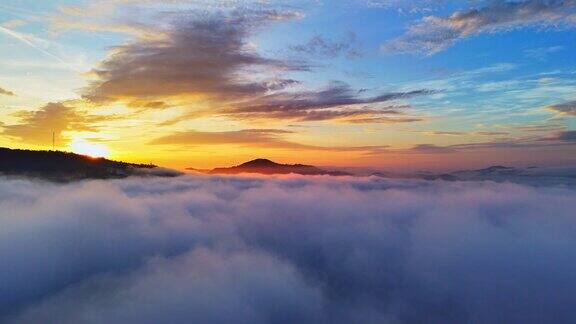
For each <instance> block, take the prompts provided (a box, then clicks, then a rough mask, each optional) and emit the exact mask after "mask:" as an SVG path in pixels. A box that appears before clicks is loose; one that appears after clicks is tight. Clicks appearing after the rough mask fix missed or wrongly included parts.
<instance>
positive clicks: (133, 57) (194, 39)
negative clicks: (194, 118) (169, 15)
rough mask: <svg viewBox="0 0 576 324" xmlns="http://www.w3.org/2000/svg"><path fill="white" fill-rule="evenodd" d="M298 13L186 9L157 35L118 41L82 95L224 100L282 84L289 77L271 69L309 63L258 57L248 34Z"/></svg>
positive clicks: (103, 98)
mask: <svg viewBox="0 0 576 324" xmlns="http://www.w3.org/2000/svg"><path fill="white" fill-rule="evenodd" d="M297 16H298V13H296V12H292V11H286V12H278V11H248V10H244V11H236V12H233V13H230V14H224V13H222V14H216V13H214V14H208V15H204V16H202V15H201V14H199V13H196V14H193V13H190V15H189V16H188V17H181V18H180V19H175V20H174V21H173V22H172V23H171V25H170V26H169V27H168V28H167V30H162V29H160V30H158V33H159V34H160V36H161V37H158V38H157V39H137V40H135V41H133V42H131V43H128V44H125V45H122V46H118V47H117V48H116V49H115V50H114V51H113V52H112V53H111V54H110V56H109V57H108V58H107V59H106V60H105V61H103V62H102V63H101V64H100V65H99V66H98V67H97V68H96V69H94V71H93V72H92V74H93V75H94V76H96V80H95V81H94V82H92V84H91V85H90V86H89V87H88V88H87V89H86V90H85V96H86V97H87V98H90V99H92V100H94V101H107V100H126V101H128V102H129V101H131V100H135V99H137V100H138V101H143V100H146V99H147V98H148V99H149V100H151V101H161V100H162V98H178V97H185V98H186V97H187V98H188V100H189V101H192V102H194V101H196V102H199V101H202V100H218V101H221V102H226V101H228V100H232V99H234V100H238V99H240V98H243V97H245V96H254V95H258V94H262V93H266V92H267V91H269V90H273V89H278V88H283V87H285V86H288V85H290V84H291V83H293V81H292V80H287V79H279V78H276V77H274V76H273V74H274V73H281V72H284V71H294V70H306V69H308V67H307V66H305V65H303V64H300V63H298V62H287V61H280V60H276V59H271V58H266V57H263V56H260V55H259V54H258V53H256V51H254V50H253V49H251V48H250V46H249V44H248V41H247V38H248V37H249V36H250V35H251V34H252V33H253V32H255V30H256V29H258V28H262V27H263V26H266V25H269V24H270V23H272V22H276V21H280V20H286V19H292V18H295V17H297ZM248 74H250V75H253V76H254V75H256V76H257V77H254V78H249V77H247V75H248ZM191 99H193V100H191Z"/></svg>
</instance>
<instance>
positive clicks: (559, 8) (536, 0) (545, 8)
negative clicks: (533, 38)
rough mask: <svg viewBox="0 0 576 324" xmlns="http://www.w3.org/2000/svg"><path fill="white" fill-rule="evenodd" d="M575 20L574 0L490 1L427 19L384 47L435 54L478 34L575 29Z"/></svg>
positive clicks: (391, 50)
mask: <svg viewBox="0 0 576 324" xmlns="http://www.w3.org/2000/svg"><path fill="white" fill-rule="evenodd" d="M575 18H576V1H574V0H553V1H546V0H524V1H489V2H488V4H487V5H486V6H485V7H481V8H478V9H469V10H466V11H457V12H455V13H453V14H452V15H450V16H448V17H439V16H427V17H425V18H423V19H422V20H421V21H420V22H418V23H416V24H414V25H412V26H410V27H409V28H408V31H407V32H406V33H405V34H404V35H403V36H401V37H399V38H397V39H395V40H392V41H390V42H388V43H386V44H384V45H383V47H382V48H383V50H384V51H386V52H393V53H422V54H434V53H437V52H440V51H442V50H444V49H446V48H448V47H450V46H452V45H453V44H455V43H456V42H458V41H460V40H462V39H465V38H467V37H470V36H474V35H477V34H481V33H494V32H504V31H509V30H512V29H515V28H523V27H532V26H540V27H549V28H558V27H563V26H570V27H573V26H574V24H575Z"/></svg>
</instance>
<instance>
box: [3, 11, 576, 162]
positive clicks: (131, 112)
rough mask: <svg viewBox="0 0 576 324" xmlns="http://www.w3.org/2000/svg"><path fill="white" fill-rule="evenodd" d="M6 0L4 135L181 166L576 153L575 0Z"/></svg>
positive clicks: (572, 158) (571, 157)
mask: <svg viewBox="0 0 576 324" xmlns="http://www.w3.org/2000/svg"><path fill="white" fill-rule="evenodd" d="M158 3H160V1H151V0H149V1H147V0H102V1H78V0H76V1H75V0H46V1H38V0H3V1H2V2H1V3H0V48H1V51H0V110H1V113H0V146H6V147H12V148H31V149H51V148H52V133H53V132H54V134H55V142H56V148H57V149H59V150H66V151H74V152H77V153H85V154H92V155H102V156H107V157H110V158H112V159H118V160H125V161H130V162H146V163H148V162H151V163H155V164H158V165H162V166H167V167H173V168H186V167H195V168H211V167H215V166H227V165H233V164H237V163H240V162H244V161H246V160H249V159H253V158H258V157H266V158H270V159H273V160H276V161H279V162H287V163H308V164H315V165H321V166H328V165H329V166H352V167H373V168H383V169H458V168H468V167H485V166H489V165H493V164H505V165H517V166H531V165H543V166H557V165H569V164H574V163H576V118H575V117H576V59H575V58H576V55H575V54H574V53H575V52H576V0H564V1H553V0H549V1H544V0H531V1H530V0H528V1H481V0H477V1H472V0H470V1H451V0H445V1H433V0H414V1H403V0H348V1H345V0H336V1H327V0H326V1H322V0H297V1H275V0H269V1H255V0H254V1H251V0H243V1H240V0H238V1H234V0H220V1H219V0H197V1H194V0H188V1H186V0H172V1H162V3H163V4H162V5H159V4H158Z"/></svg>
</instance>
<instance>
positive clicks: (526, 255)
mask: <svg viewBox="0 0 576 324" xmlns="http://www.w3.org/2000/svg"><path fill="white" fill-rule="evenodd" d="M0 207H1V208H3V209H5V210H10V213H9V214H5V215H3V217H0V259H1V260H2V262H0V280H1V281H2V283H3V284H2V290H0V321H1V322H3V323H10V324H17V323H46V322H57V323H62V324H67V323H158V322H166V323H191V322H194V323H230V322H234V323H241V324H242V323H320V324H321V323H336V324H338V323H544V322H555V323H571V322H574V321H576V315H575V314H574V312H573V311H572V308H573V307H572V306H573V305H574V303H576V296H575V294H574V289H575V288H576V278H575V277H574V275H573V273H575V272H576V263H575V262H571V261H572V260H574V259H576V251H575V250H574V248H573V247H574V244H575V243H576V242H575V240H576V239H575V238H574V229H575V228H576V222H575V220H574V217H573V214H574V210H575V209H576V192H575V191H574V189H573V188H569V187H548V186H544V187H529V186H523V185H515V184H510V183H501V184H498V183H493V182H465V183H464V182H453V183H448V182H444V181H438V182H436V181H416V180H385V179H381V178H363V179H353V178H347V179H334V178H329V177H308V178H305V177H296V176H294V177H287V178H269V179H266V180H264V179H262V178H237V177H188V176H185V177H180V178H174V179H157V178H150V179H127V180H122V181H105V182H102V181H94V182H84V183H76V184H68V185H51V184H37V183H33V182H29V181H26V180H14V179H13V180H8V179H6V180H4V181H1V182H0ZM550 215H553V216H554V217H550Z"/></svg>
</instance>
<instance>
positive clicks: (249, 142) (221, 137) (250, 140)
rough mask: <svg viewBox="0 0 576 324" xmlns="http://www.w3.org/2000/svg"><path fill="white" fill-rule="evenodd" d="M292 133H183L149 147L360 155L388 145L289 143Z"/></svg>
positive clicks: (163, 138)
mask: <svg viewBox="0 0 576 324" xmlns="http://www.w3.org/2000/svg"><path fill="white" fill-rule="evenodd" d="M293 133H294V132H292V131H286V130H280V129H244V130H238V131H225V132H202V131H186V132H178V133H174V134H170V135H166V136H163V137H160V138H156V139H154V140H152V141H151V142H150V143H149V144H151V145H185V146H202V145H239V146H248V147H261V148H268V149H281V150H297V151H302V150H308V151H334V152H364V153H367V154H379V153H383V152H385V151H386V150H387V148H388V146H386V145H381V146H334V147H328V146H316V145H306V144H300V143H296V142H292V141H289V140H287V139H285V138H284V136H285V135H289V134H293Z"/></svg>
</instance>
